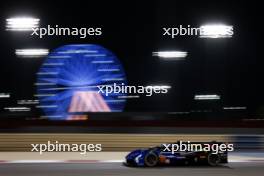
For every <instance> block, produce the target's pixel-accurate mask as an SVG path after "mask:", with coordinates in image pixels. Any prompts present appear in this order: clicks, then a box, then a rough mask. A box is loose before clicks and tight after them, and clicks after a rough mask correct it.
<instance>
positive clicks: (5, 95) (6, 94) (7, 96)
mask: <svg viewBox="0 0 264 176" xmlns="http://www.w3.org/2000/svg"><path fill="white" fill-rule="evenodd" d="M0 98H10V94H9V93H0Z"/></svg>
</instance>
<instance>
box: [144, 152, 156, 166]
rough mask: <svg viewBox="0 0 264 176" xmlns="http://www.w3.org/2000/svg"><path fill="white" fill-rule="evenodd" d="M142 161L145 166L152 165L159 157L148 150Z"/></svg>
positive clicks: (154, 164)
mask: <svg viewBox="0 0 264 176" xmlns="http://www.w3.org/2000/svg"><path fill="white" fill-rule="evenodd" d="M144 161H145V165H146V166H148V167H154V166H156V165H157V164H158V162H159V158H158V156H157V155H156V154H155V153H153V152H149V153H148V154H146V156H145V158H144Z"/></svg>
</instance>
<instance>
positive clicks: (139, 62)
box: [0, 0, 264, 118]
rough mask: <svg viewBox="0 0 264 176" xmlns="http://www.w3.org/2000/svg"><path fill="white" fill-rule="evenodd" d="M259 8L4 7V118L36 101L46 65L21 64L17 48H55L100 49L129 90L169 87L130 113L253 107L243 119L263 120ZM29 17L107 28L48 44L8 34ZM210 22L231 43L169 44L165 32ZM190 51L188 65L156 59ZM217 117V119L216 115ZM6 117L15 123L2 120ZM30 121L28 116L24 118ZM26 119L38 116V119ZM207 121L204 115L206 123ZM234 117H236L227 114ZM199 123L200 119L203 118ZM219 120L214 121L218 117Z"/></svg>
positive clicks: (160, 4)
mask: <svg viewBox="0 0 264 176" xmlns="http://www.w3.org/2000/svg"><path fill="white" fill-rule="evenodd" d="M257 2H258V1H238V0H237V1H188V0H187V1H177V0H174V1H166V0H159V1H135V0H134V1H98V0H97V1H90V0H89V1H81V0H75V1H33V0H32V1H1V2H0V20H1V25H0V26H1V28H0V29H1V31H0V38H1V40H0V46H1V48H0V50H1V64H0V84H1V86H0V92H10V93H11V98H10V99H0V107H1V111H0V112H2V111H3V110H2V109H3V107H6V106H16V101H17V100H19V99H34V97H33V94H34V93H35V91H36V90H35V89H36V87H35V86H34V85H33V84H34V82H35V80H36V75H35V73H36V72H37V71H38V69H39V67H40V66H41V64H42V62H43V58H33V59H27V58H17V57H16V56H15V53H14V51H15V49H18V48H48V49H50V50H52V49H54V48H56V47H59V46H61V45H65V44H71V43H94V44H100V45H102V46H104V47H106V48H107V49H110V50H111V51H113V52H114V53H115V54H116V55H117V57H118V58H119V59H120V60H121V62H122V63H123V66H124V68H125V71H126V74H127V79H128V84H129V85H150V84H166V85H170V86H171V87H172V88H171V89H170V90H169V93H168V94H166V95H164V94H159V95H154V96H152V97H145V96H141V98H139V99H132V100H128V102H127V105H126V108H125V111H126V112H139V113H140V112H171V111H173V112H175V111H188V112H190V111H196V110H209V111H213V112H215V114H217V113H219V111H222V107H223V106H246V107H247V110H245V111H242V112H234V113H239V114H240V115H241V117H242V118H256V117H257V118H260V117H261V116H262V114H263V113H264V112H263V110H262V109H264V106H263V105H264V103H263V98H264V97H263V86H262V80H263V77H262V76H263V72H264V71H263V62H262V58H261V57H262V54H260V52H259V50H260V37H261V35H262V34H261V33H260V32H258V31H259V30H261V23H262V21H263V20H262V19H261V11H260V10H259V9H260V5H259V4H257ZM19 15H27V16H33V17H37V18H40V24H41V27H45V26H47V25H48V24H49V25H56V24H57V25H59V26H60V27H86V28H89V27H102V31H103V35H102V36H90V37H89V36H87V38H85V39H80V38H79V37H77V36H49V37H48V36H45V37H44V38H42V39H39V38H38V37H36V36H30V33H26V32H25V33H23V32H21V33H19V32H8V31H5V19H6V18H10V17H13V16H19ZM210 22H212V23H213V22H221V23H224V24H228V25H233V26H234V35H233V37H232V38H230V39H201V38H198V37H197V36H178V37H176V38H174V39H171V38H169V37H168V36H162V33H163V31H162V28H163V27H178V26H179V25H183V26H187V25H191V26H192V27H199V26H200V25H202V24H207V23H210ZM173 49H176V50H177V49H180V50H184V51H188V53H189V54H188V56H187V58H186V60H185V61H176V62H175V61H173V62H170V61H167V62H166V61H162V60H159V59H158V58H156V57H153V56H152V52H153V51H159V50H173ZM210 93H211V94H219V95H221V100H220V101H215V102H214V101H213V102H210V103H199V102H198V103H197V102H195V101H194V100H193V97H194V95H195V94H210ZM215 114H214V115H215ZM0 115H1V117H5V116H9V114H8V115H7V114H6V113H4V112H2V113H1V114H0ZM20 115H21V116H25V115H24V114H20ZM26 115H27V116H39V112H38V111H33V112H31V114H26ZM202 116H203V115H199V117H202ZM223 116H224V117H229V114H228V113H227V114H223ZM197 117H198V116H197ZM212 118H213V117H212Z"/></svg>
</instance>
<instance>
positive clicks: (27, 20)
mask: <svg viewBox="0 0 264 176" xmlns="http://www.w3.org/2000/svg"><path fill="white" fill-rule="evenodd" d="M39 21H40V20H39V19H38V18H32V17H15V18H8V19H6V30H7V31H31V30H32V28H37V27H39Z"/></svg>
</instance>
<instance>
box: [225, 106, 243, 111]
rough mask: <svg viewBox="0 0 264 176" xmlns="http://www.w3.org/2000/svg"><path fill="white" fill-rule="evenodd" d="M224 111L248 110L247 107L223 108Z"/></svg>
mask: <svg viewBox="0 0 264 176" xmlns="http://www.w3.org/2000/svg"><path fill="white" fill-rule="evenodd" d="M223 109H224V110H242V109H247V107H244V106H241V107H223Z"/></svg>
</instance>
